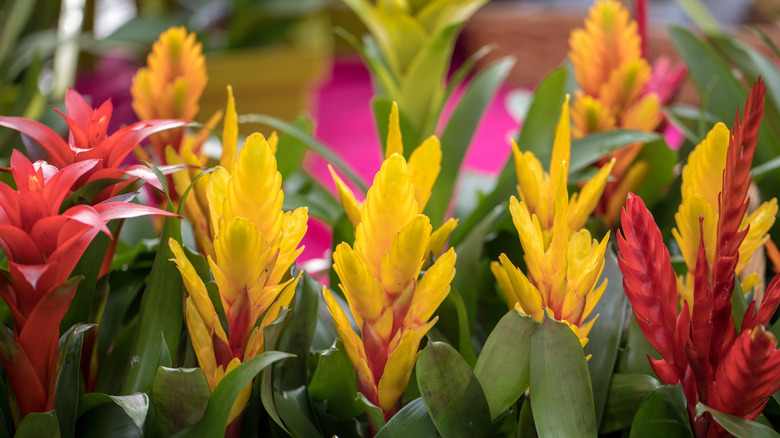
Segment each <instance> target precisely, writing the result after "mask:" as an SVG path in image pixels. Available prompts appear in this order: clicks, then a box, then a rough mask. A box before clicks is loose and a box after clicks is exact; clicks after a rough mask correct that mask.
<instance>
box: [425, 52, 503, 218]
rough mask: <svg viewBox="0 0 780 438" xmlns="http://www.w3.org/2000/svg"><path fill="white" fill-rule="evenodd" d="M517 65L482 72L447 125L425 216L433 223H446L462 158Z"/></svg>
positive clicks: (496, 64) (500, 65) (495, 64)
mask: <svg viewBox="0 0 780 438" xmlns="http://www.w3.org/2000/svg"><path fill="white" fill-rule="evenodd" d="M514 64H515V61H514V59H512V58H509V57H507V58H501V59H499V60H498V61H495V62H493V63H491V64H490V65H489V66H488V67H486V68H485V69H484V70H482V71H481V72H480V73H479V74H478V75H477V76H476V77H475V78H474V79H473V80H472V81H471V82H470V83H469V85H468V88H467V89H466V91H465V92H464V93H463V97H461V99H460V102H458V105H457V106H456V107H455V110H454V111H453V113H452V115H451V116H450V118H449V120H448V121H447V125H446V126H445V128H444V132H443V133H442V136H441V148H442V160H441V170H440V171H439V177H438V178H437V179H436V182H435V183H434V185H433V190H432V192H431V198H430V200H429V201H428V205H427V207H426V209H425V210H426V213H427V214H428V216H429V217H430V218H431V223H433V224H438V223H441V222H442V221H443V220H444V215H445V214H446V211H447V207H448V206H449V204H450V198H451V197H452V194H453V190H454V188H455V183H456V182H457V180H458V174H459V172H460V168H461V164H462V163H463V158H464V157H465V156H466V151H468V149H469V145H470V144H471V140H472V139H473V138H474V134H475V133H476V130H477V126H479V122H480V120H482V116H483V114H484V113H485V109H486V108H487V106H488V105H489V104H490V102H491V101H492V100H493V97H494V96H495V95H496V91H497V90H498V87H499V86H500V85H501V84H502V83H503V82H504V80H505V79H506V77H507V75H509V72H510V71H511V70H512V66H514Z"/></svg>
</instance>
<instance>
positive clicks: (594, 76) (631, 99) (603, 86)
mask: <svg viewBox="0 0 780 438" xmlns="http://www.w3.org/2000/svg"><path fill="white" fill-rule="evenodd" d="M569 48H570V50H569V58H570V59H571V61H572V64H573V65H574V74H575V76H576V77H577V81H578V82H579V85H580V88H581V90H578V91H577V92H576V94H575V99H574V104H573V107H572V120H573V121H574V130H573V133H574V137H575V138H580V137H584V136H586V135H588V134H592V133H595V132H602V131H608V130H611V129H615V128H621V129H632V130H639V131H645V132H652V131H654V130H655V129H656V128H657V127H658V125H659V124H660V123H661V120H662V119H661V102H660V100H659V98H658V96H657V95H656V94H655V93H646V92H645V87H646V85H647V82H648V81H649V79H650V73H651V69H650V65H649V64H648V63H647V61H646V60H645V59H644V58H642V53H641V39H640V36H639V33H638V31H637V24H636V22H635V21H633V20H631V17H630V16H629V13H628V10H627V9H626V8H625V7H623V5H622V4H621V3H620V2H618V1H615V0H597V1H596V3H595V4H594V5H593V7H592V8H591V9H590V14H589V16H588V18H586V19H585V27H584V28H579V29H575V30H574V31H572V33H571V36H570V37H569ZM640 148H641V145H640V144H632V145H628V146H625V147H624V148H622V149H620V150H617V151H614V152H612V153H611V154H610V155H609V157H611V158H615V159H616V163H615V165H614V168H613V169H612V170H611V175H612V176H613V178H614V179H615V181H614V182H611V183H610V184H608V186H607V188H606V190H605V191H604V201H603V202H602V204H601V205H600V207H599V212H600V214H601V215H603V217H604V220H605V222H606V223H607V224H614V223H615V222H616V221H617V219H618V217H619V215H620V208H621V207H622V206H623V203H624V201H625V199H626V196H627V195H628V193H629V192H631V191H635V190H636V189H637V188H638V187H639V186H640V185H641V184H642V182H643V181H644V180H645V179H646V178H647V172H648V170H649V169H648V165H647V164H646V163H645V162H635V159H636V157H637V155H638V154H639V151H640Z"/></svg>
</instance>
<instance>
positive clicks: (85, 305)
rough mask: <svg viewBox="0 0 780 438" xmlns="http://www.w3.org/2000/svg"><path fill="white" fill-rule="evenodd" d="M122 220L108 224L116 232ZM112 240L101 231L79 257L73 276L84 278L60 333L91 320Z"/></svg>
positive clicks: (64, 318) (63, 321) (62, 323)
mask: <svg viewBox="0 0 780 438" xmlns="http://www.w3.org/2000/svg"><path fill="white" fill-rule="evenodd" d="M120 222H121V221H111V223H109V224H108V229H109V230H110V231H111V233H112V234H113V233H116V230H117V228H118V226H119V223H120ZM110 242H111V238H110V237H108V236H107V235H106V234H105V233H100V234H98V235H97V236H95V238H94V239H92V242H91V243H90V244H89V246H88V247H87V250H86V251H84V254H82V256H81V258H80V259H79V261H78V263H77V264H76V267H75V268H73V273H72V274H71V276H78V275H80V276H83V277H84V279H83V280H81V282H80V283H79V287H78V289H76V294H75V295H74V296H73V300H72V301H71V302H70V307H68V311H67V312H66V313H65V316H64V317H63V318H62V322H61V323H60V333H63V332H65V331H67V330H68V329H69V328H71V327H73V326H74V325H75V324H78V323H83V322H87V321H89V316H90V309H91V308H92V301H93V297H94V295H95V288H96V287H97V281H98V275H99V274H100V267H101V265H102V263H103V259H105V258H106V251H108V245H109V243H110Z"/></svg>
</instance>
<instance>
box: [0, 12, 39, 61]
mask: <svg viewBox="0 0 780 438" xmlns="http://www.w3.org/2000/svg"><path fill="white" fill-rule="evenodd" d="M37 3H38V2H36V1H33V0H15V1H13V3H12V4H10V5H9V4H8V3H4V5H3V9H4V10H5V14H4V15H5V20H3V28H2V31H0V61H5V60H6V57H7V56H8V55H9V53H10V51H11V49H12V48H13V47H14V46H15V45H16V43H17V42H18V40H19V37H20V36H21V35H22V33H23V32H24V28H25V26H27V24H28V23H29V21H30V18H32V17H33V12H34V11H35V6H36V4H37Z"/></svg>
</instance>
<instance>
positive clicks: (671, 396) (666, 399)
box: [629, 385, 693, 438]
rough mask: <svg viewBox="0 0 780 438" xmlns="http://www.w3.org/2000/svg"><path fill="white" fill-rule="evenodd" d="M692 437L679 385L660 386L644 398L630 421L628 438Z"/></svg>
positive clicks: (683, 396) (683, 397)
mask: <svg viewBox="0 0 780 438" xmlns="http://www.w3.org/2000/svg"><path fill="white" fill-rule="evenodd" d="M659 436H662V437H664V438H688V437H692V436H693V434H692V433H691V426H690V423H689V422H688V411H687V410H686V409H685V395H683V391H682V387H680V386H668V385H666V386H662V387H660V388H658V389H656V390H655V391H653V392H651V393H650V395H648V396H647V398H645V400H644V401H643V402H642V405H641V406H639V410H637V412H636V415H635V416H634V421H633V423H631V434H630V435H629V437H630V438H645V437H647V438H651V437H653V438H655V437H659Z"/></svg>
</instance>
